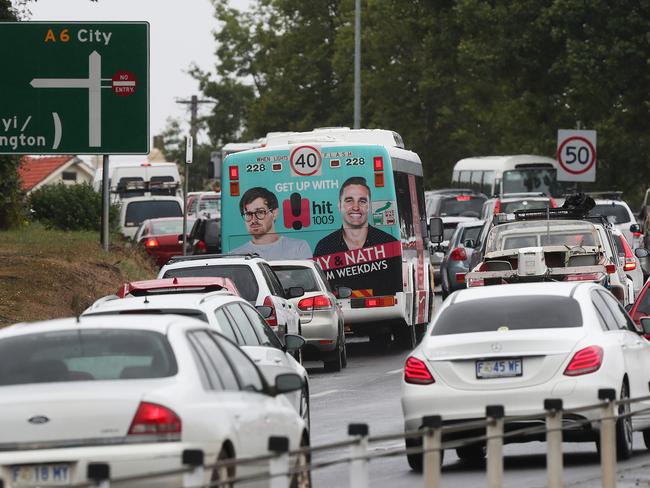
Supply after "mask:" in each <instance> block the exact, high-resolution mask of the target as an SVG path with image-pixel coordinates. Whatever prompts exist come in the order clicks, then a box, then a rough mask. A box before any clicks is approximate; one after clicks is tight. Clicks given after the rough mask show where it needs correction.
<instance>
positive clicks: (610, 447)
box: [0, 385, 650, 488]
mask: <svg viewBox="0 0 650 488" xmlns="http://www.w3.org/2000/svg"><path fill="white" fill-rule="evenodd" d="M649 386H650V385H649ZM598 400H600V401H599V402H598V403H594V404H592V405H585V406H583V407H580V408H574V409H566V410H565V409H564V408H563V404H562V400H561V399H558V398H551V399H547V400H545V401H544V407H543V408H544V409H543V411H540V412H539V413H538V414H535V415H527V416H506V415H505V410H504V407H503V406H502V405H490V406H487V407H486V418H485V420H477V421H471V422H464V423H459V424H454V425H443V421H442V418H441V417H440V416H439V415H431V416H427V417H424V418H423V419H422V428H421V429H419V430H417V431H411V432H400V433H397V434H388V435H382V436H375V437H371V436H370V435H369V429H368V425H367V424H350V425H349V426H348V434H349V435H350V438H349V439H347V440H344V441H340V442H334V443H330V444H323V445H320V446H312V447H304V448H300V449H295V450H289V439H288V438H286V437H270V438H269V443H268V450H269V454H268V455H264V456H258V457H254V458H241V459H232V460H223V461H218V462H217V463H214V464H209V465H206V464H205V462H204V455H203V451H201V450H185V451H183V453H182V464H183V465H184V467H183V468H182V469H174V470H168V471H164V472H156V473H148V474H146V475H140V476H132V477H128V478H111V475H110V465H109V463H90V464H88V469H87V478H88V480H87V481H86V482H83V483H78V484H74V485H71V486H74V487H95V488H109V487H110V484H111V483H120V484H125V483H129V482H131V483H133V482H137V481H139V480H143V479H147V478H160V477H165V476H176V477H179V476H180V477H182V484H181V485H180V486H181V487H182V488H198V487H226V486H227V487H230V486H233V485H236V484H237V483H244V482H252V481H264V480H268V481H269V487H270V488H287V487H289V486H291V487H296V488H302V487H309V486H311V472H312V471H314V470H317V469H323V468H326V467H329V466H334V465H339V464H348V465H349V480H350V485H349V486H350V487H351V488H368V487H369V486H370V483H369V471H368V465H369V462H370V460H372V459H379V458H384V457H395V456H405V455H408V454H422V456H423V463H422V465H423V477H422V479H423V485H424V487H425V488H437V487H439V486H440V482H441V467H442V457H441V456H442V451H443V450H444V449H454V448H457V447H462V446H467V445H471V444H476V443H485V444H486V446H487V460H486V471H487V476H486V480H487V486H488V488H500V487H501V486H503V445H504V439H507V438H509V437H515V436H522V435H526V436H532V435H541V434H544V435H545V437H546V444H547V449H546V467H547V486H548V487H549V488H560V487H562V486H563V481H562V480H563V458H562V431H563V430H564V427H563V424H562V419H563V416H564V415H565V414H579V413H582V412H586V411H590V410H591V411H593V410H600V415H599V419H598V420H596V421H594V420H588V419H586V418H583V419H572V424H571V425H572V426H575V425H580V424H588V423H592V422H598V423H600V464H601V476H602V486H603V488H615V487H616V422H617V420H619V419H622V418H625V417H632V416H634V415H638V414H641V413H650V408H644V409H639V410H637V411H635V412H629V413H623V414H620V415H619V414H617V413H616V407H618V406H620V405H630V404H632V403H636V402H641V401H648V400H650V395H649V396H644V397H639V398H632V399H623V400H616V391H615V390H613V389H600V390H598ZM531 420H539V421H540V425H538V426H533V427H524V428H519V429H514V430H509V431H507V432H506V430H505V425H507V424H508V423H516V422H522V421H531ZM542 420H543V423H541V422H542ZM477 429H485V434H482V435H478V436H472V437H464V438H462V439H458V440H452V441H446V442H443V441H442V439H443V435H446V436H449V435H450V434H458V433H462V432H468V431H476V430H477ZM409 439H411V440H412V439H416V440H419V439H421V443H422V445H421V446H415V447H405V448H399V449H390V450H387V451H385V452H371V451H369V446H370V445H371V444H372V443H378V442H386V441H391V440H405V441H406V440H409ZM343 448H349V453H348V454H347V455H346V456H343V457H339V458H336V459H332V460H324V461H314V462H312V461H311V458H312V455H313V454H315V453H319V452H324V451H338V450H340V449H343ZM246 464H253V465H260V464H262V465H265V466H266V468H264V469H263V470H261V471H260V472H257V473H254V474H251V475H247V476H237V475H235V476H234V477H232V478H228V477H227V476H228V473H229V471H231V469H232V467H233V466H234V467H237V466H242V465H246ZM206 471H207V472H210V473H212V472H218V473H219V474H220V476H219V478H223V479H220V480H219V481H211V482H208V483H206V478H207V476H206ZM0 488H6V487H5V486H4V484H3V482H2V480H1V479H0Z"/></svg>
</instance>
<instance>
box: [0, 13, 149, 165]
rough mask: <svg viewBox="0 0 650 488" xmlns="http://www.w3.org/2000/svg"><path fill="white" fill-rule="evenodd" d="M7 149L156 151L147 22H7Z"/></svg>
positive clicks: (2, 98)
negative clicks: (152, 139) (151, 134)
mask: <svg viewBox="0 0 650 488" xmlns="http://www.w3.org/2000/svg"><path fill="white" fill-rule="evenodd" d="M0 60H1V62H2V66H3V69H2V74H0V154H146V153H148V152H149V24H148V23H147V22H101V23H78V22H11V23H5V22H0Z"/></svg>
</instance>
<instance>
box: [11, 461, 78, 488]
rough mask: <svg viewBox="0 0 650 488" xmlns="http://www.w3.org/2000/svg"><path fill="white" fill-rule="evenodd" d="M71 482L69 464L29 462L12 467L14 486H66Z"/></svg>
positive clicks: (12, 483)
mask: <svg viewBox="0 0 650 488" xmlns="http://www.w3.org/2000/svg"><path fill="white" fill-rule="evenodd" d="M69 484H70V465H69V464H28V465H22V466H12V467H11V485H12V486H66V485H69Z"/></svg>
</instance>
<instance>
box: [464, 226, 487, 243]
mask: <svg viewBox="0 0 650 488" xmlns="http://www.w3.org/2000/svg"><path fill="white" fill-rule="evenodd" d="M482 228H483V226H482V225H479V226H474V227H463V230H462V233H463V236H462V239H461V242H465V241H467V240H469V239H471V240H473V241H474V242H476V241H477V240H478V236H479V234H480V233H481V229H482Z"/></svg>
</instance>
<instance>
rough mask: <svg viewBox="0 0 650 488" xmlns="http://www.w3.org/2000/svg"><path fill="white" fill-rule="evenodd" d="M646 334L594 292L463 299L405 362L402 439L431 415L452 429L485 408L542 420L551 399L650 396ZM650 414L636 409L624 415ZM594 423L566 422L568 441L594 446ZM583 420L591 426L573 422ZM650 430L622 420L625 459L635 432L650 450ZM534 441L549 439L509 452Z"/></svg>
mask: <svg viewBox="0 0 650 488" xmlns="http://www.w3.org/2000/svg"><path fill="white" fill-rule="evenodd" d="M641 334H642V332H641V331H640V330H638V329H637V328H636V326H635V324H634V322H633V321H632V320H631V319H630V317H629V316H628V315H627V313H626V312H625V310H624V309H623V308H622V307H621V305H620V303H619V302H618V300H617V299H616V298H614V296H613V295H612V294H611V293H610V292H609V291H607V290H606V289H605V288H603V287H601V286H600V285H597V284H595V283H589V282H579V283H530V284H513V285H501V286H492V287H481V288H470V289H467V290H461V291H458V292H456V293H454V294H452V295H450V296H449V298H448V299H447V300H445V302H444V303H443V305H442V307H441V309H440V311H439V313H438V314H437V315H436V317H435V318H434V319H433V320H432V322H431V324H429V328H428V330H427V334H426V336H425V338H424V339H423V340H422V342H421V343H420V345H419V346H418V347H417V348H416V349H415V350H414V351H413V352H412V353H411V355H410V356H409V357H408V359H407V361H406V365H405V369H404V378H403V381H402V410H403V412H404V425H405V429H406V430H407V431H409V430H417V429H419V428H421V426H422V417H423V416H426V415H441V416H442V419H443V422H444V423H446V424H448V423H458V422H462V421H466V420H476V419H480V418H485V407H486V406H487V405H503V406H504V408H505V414H506V416H511V415H534V414H539V413H541V412H543V404H544V400H545V399H547V398H561V399H562V400H563V402H564V408H565V409H571V408H576V407H581V406H586V405H591V404H594V403H597V402H598V396H597V395H598V390H599V389H600V388H613V389H615V390H616V393H617V397H618V398H626V397H642V396H646V395H648V381H649V380H650V342H648V341H646V340H645V339H644V338H643V337H642V336H641ZM649 406H650V403H648V402H641V403H632V404H631V407H629V406H621V407H620V408H619V412H625V411H627V410H628V409H629V408H631V409H632V410H640V409H643V408H647V407H649ZM598 418H599V411H598V410H593V411H588V412H581V413H580V414H579V415H576V414H572V415H569V414H567V415H565V416H564V423H565V426H566V427H568V428H569V429H568V430H565V432H564V440H565V441H571V442H581V441H596V440H597V439H598V434H599V431H598V428H599V427H598V423H597V422H595V421H596V420H597V419H598ZM584 419H586V420H589V421H591V422H588V423H586V424H584V425H582V424H580V423H579V422H574V421H579V420H584ZM537 423H538V421H537ZM524 425H525V422H520V423H518V426H524ZM531 425H532V424H531ZM566 427H565V428H566ZM649 428H650V416H649V414H648V413H645V414H640V415H638V416H634V417H632V419H631V420H630V417H627V418H626V419H625V420H619V421H618V422H617V428H616V430H617V451H618V455H619V457H620V458H623V459H625V458H628V457H630V456H631V454H632V431H633V430H642V431H644V440H645V443H646V447H649V448H650V430H647V429H649ZM482 433H483V434H484V432H482ZM480 434H481V432H478V433H477V432H474V433H473V434H472V435H480ZM465 436H468V434H465ZM443 440H444V439H443ZM529 440H543V437H542V438H535V439H531V438H521V437H520V438H517V439H506V442H508V441H510V442H522V441H529ZM407 445H409V446H414V445H417V443H415V442H413V441H410V442H408V443H407ZM456 452H457V454H458V456H459V457H460V458H461V459H464V460H475V459H477V458H481V457H483V456H484V453H485V446H484V445H480V444H476V445H469V446H465V447H461V448H458V449H457V450H456ZM408 461H409V464H410V466H411V467H412V468H413V469H415V470H420V469H422V456H421V455H409V456H408Z"/></svg>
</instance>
